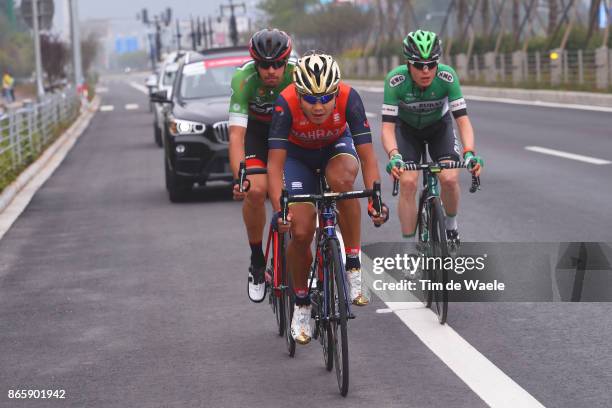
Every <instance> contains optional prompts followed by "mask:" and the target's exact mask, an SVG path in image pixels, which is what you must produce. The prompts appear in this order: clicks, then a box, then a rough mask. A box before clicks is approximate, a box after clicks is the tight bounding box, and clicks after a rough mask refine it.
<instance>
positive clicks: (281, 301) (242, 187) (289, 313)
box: [238, 162, 295, 357]
mask: <svg viewBox="0 0 612 408" xmlns="http://www.w3.org/2000/svg"><path fill="white" fill-rule="evenodd" d="M254 174H267V169H265V168H260V167H254V168H249V169H247V168H246V165H245V163H244V162H241V163H240V168H239V170H238V188H239V191H240V192H241V193H243V192H248V191H249V189H250V188H251V182H250V180H249V179H248V178H247V176H249V175H254ZM287 235H288V234H287V233H284V234H282V233H279V232H278V229H277V228H275V227H274V224H273V223H270V227H269V229H268V240H267V242H266V251H265V265H266V271H265V279H266V291H268V290H269V294H268V303H269V304H270V307H271V308H272V313H273V314H274V317H275V321H276V327H277V332H278V335H279V336H280V337H283V336H284V337H285V342H286V346H287V352H288V353H289V356H291V357H293V356H294V355H295V340H293V337H292V336H291V330H290V327H291V318H292V317H293V306H294V299H293V297H292V289H291V282H290V280H291V277H290V276H289V274H288V271H287V262H286V259H285V254H286V247H287V238H288V237H287ZM247 290H248V286H247ZM264 299H265V296H264Z"/></svg>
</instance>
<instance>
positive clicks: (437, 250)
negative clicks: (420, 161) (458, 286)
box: [430, 197, 448, 324]
mask: <svg viewBox="0 0 612 408" xmlns="http://www.w3.org/2000/svg"><path fill="white" fill-rule="evenodd" d="M431 218H432V222H431V230H430V233H431V238H432V246H431V247H432V250H433V255H434V256H435V257H440V258H442V264H444V260H445V259H446V257H447V256H448V247H447V245H446V226H445V225H444V210H443V209H442V202H441V201H440V198H438V197H436V198H435V199H434V200H433V201H432V208H431ZM431 272H432V276H433V277H434V279H432V282H436V283H441V284H442V287H441V289H436V290H433V291H432V292H433V297H434V302H435V312H436V313H437V314H438V320H439V321H440V324H444V323H446V318H447V315H448V289H447V288H446V283H447V282H448V271H447V270H446V269H445V268H444V265H441V267H440V268H437V267H436V268H434V270H432V271H431Z"/></svg>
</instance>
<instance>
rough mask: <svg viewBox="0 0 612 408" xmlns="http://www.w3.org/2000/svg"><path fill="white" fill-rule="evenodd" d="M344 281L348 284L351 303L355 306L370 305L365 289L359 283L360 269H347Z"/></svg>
mask: <svg viewBox="0 0 612 408" xmlns="http://www.w3.org/2000/svg"><path fill="white" fill-rule="evenodd" d="M346 280H347V281H348V284H349V289H350V290H349V294H350V297H351V303H352V304H354V305H356V306H365V305H367V304H368V303H370V299H369V296H368V291H367V288H363V285H362V282H361V269H356V268H353V269H349V270H348V271H346Z"/></svg>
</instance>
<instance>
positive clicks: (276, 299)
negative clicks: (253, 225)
mask: <svg viewBox="0 0 612 408" xmlns="http://www.w3.org/2000/svg"><path fill="white" fill-rule="evenodd" d="M273 237H274V238H273V243H272V247H273V248H278V256H274V251H272V256H271V260H270V267H269V268H270V270H271V271H272V272H273V273H272V279H271V280H270V286H271V289H270V295H269V296H270V298H269V299H270V305H271V306H272V311H273V313H274V317H275V318H276V327H277V329H278V335H279V336H281V337H282V336H283V335H284V334H285V330H286V327H285V297H284V296H283V293H282V291H279V290H278V289H277V288H275V287H274V277H275V276H280V277H281V279H282V276H283V272H282V269H283V262H282V261H283V259H284V256H283V255H281V251H283V250H284V248H283V238H282V235H281V234H277V233H274V235H273ZM277 274H278V275H277Z"/></svg>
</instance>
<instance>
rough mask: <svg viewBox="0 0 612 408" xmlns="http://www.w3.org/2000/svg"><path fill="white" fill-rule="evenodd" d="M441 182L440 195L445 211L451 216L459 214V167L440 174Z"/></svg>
mask: <svg viewBox="0 0 612 408" xmlns="http://www.w3.org/2000/svg"><path fill="white" fill-rule="evenodd" d="M438 177H439V179H440V184H441V192H440V196H441V198H442V203H443V204H444V211H445V212H446V214H447V215H449V216H455V215H457V210H458V209H459V197H460V196H461V189H460V188H459V169H448V170H444V171H442V172H440V174H438Z"/></svg>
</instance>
